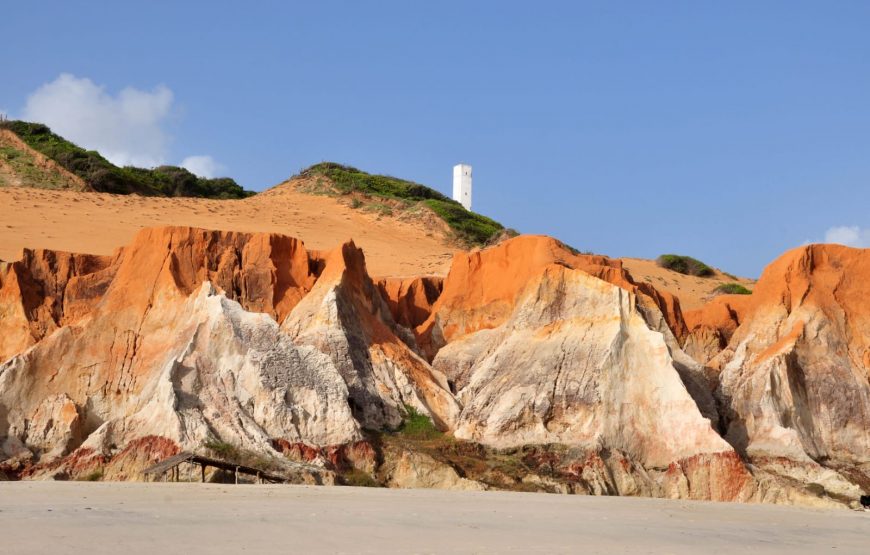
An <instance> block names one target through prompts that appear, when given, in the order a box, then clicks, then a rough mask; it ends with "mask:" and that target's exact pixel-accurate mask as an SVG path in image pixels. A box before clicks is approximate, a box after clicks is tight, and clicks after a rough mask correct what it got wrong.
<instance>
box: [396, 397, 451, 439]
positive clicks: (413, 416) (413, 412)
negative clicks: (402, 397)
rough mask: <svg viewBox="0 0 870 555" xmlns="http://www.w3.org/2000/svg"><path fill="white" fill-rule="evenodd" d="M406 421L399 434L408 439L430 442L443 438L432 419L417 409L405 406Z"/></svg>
mask: <svg viewBox="0 0 870 555" xmlns="http://www.w3.org/2000/svg"><path fill="white" fill-rule="evenodd" d="M405 414H406V416H405V421H404V422H402V425H401V427H399V429H398V433H399V434H400V435H402V436H403V437H405V438H407V439H414V440H428V439H437V438H439V437H441V435H442V434H441V432H440V431H438V428H436V427H435V424H433V423H432V419H431V418H429V417H428V416H426V415H425V414H422V413H420V412H419V411H418V410H417V409H416V408H414V407H412V406H409V405H405Z"/></svg>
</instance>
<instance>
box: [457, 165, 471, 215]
mask: <svg viewBox="0 0 870 555" xmlns="http://www.w3.org/2000/svg"><path fill="white" fill-rule="evenodd" d="M453 200H455V201H456V202H458V203H459V204H461V205H462V206H464V207H465V209H466V210H471V166H469V165H468V164H456V165H455V166H453Z"/></svg>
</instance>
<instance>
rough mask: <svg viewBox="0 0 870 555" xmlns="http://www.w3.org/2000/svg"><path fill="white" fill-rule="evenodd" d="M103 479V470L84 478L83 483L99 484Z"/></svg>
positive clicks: (95, 471)
mask: <svg viewBox="0 0 870 555" xmlns="http://www.w3.org/2000/svg"><path fill="white" fill-rule="evenodd" d="M102 479H103V470H102V469H97V470H94V471H93V472H91V473H90V474H87V475H85V476H83V477H82V481H83V482H99V481H100V480H102Z"/></svg>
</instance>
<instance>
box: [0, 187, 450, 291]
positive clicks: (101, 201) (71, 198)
mask: <svg viewBox="0 0 870 555" xmlns="http://www.w3.org/2000/svg"><path fill="white" fill-rule="evenodd" d="M159 225H188V226H195V227H202V228H206V229H216V230H226V231H247V232H273V233H281V234H285V235H290V236H293V237H299V238H301V239H302V240H303V241H304V242H305V245H306V247H308V248H309V249H331V248H333V247H335V246H336V245H339V244H341V243H343V242H344V241H346V240H348V239H350V238H353V240H354V241H355V242H356V244H357V245H359V246H360V247H361V248H362V249H363V250H364V252H365V255H366V262H367V265H368V268H369V272H370V273H371V274H372V275H375V276H404V275H412V274H443V273H445V272H446V269H447V266H448V265H449V263H450V260H451V257H452V255H453V252H454V251H455V250H456V248H455V247H454V246H452V244H451V242H450V240H449V238H448V237H447V236H446V234H445V233H444V230H443V227H437V226H432V227H431V228H430V229H427V226H426V225H425V224H424V223H423V222H422V221H420V222H415V221H402V220H399V219H398V218H394V217H390V216H382V215H377V214H372V213H367V212H364V211H362V210H355V209H352V208H350V207H349V206H346V205H345V204H343V203H342V202H340V201H339V200H338V199H336V198H332V197H327V196H318V195H309V194H305V193H301V192H298V191H296V190H295V189H294V188H293V187H292V186H287V185H284V186H278V187H275V188H273V189H271V190H270V191H267V192H265V193H262V194H259V195H256V196H254V197H251V198H248V199H244V200H211V199H198V198H156V197H140V196H136V195H112V194H107V193H81V192H74V191H55V190H40V189H31V188H0V259H2V260H7V261H11V260H17V259H18V258H19V257H20V255H21V249H22V248H24V247H27V248H48V249H56V250H62V251H68V252H80V253H88V254H110V253H112V251H113V250H114V249H116V248H118V247H120V246H122V245H125V244H127V243H129V242H130V240H131V239H132V238H133V236H134V235H135V234H136V232H137V231H139V230H140V229H142V228H144V227H152V226H159Z"/></svg>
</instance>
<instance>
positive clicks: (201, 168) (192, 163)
mask: <svg viewBox="0 0 870 555" xmlns="http://www.w3.org/2000/svg"><path fill="white" fill-rule="evenodd" d="M181 167H182V168H186V169H187V170H188V171H190V172H191V173H193V174H196V175H198V176H200V177H217V176H218V175H220V174H221V172H223V171H224V170H225V169H226V168H224V167H223V165H221V164H219V163H218V162H217V161H216V160H215V159H214V158H212V157H211V156H205V155H203V156H188V157H187V158H185V159H184V160H182V161H181Z"/></svg>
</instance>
